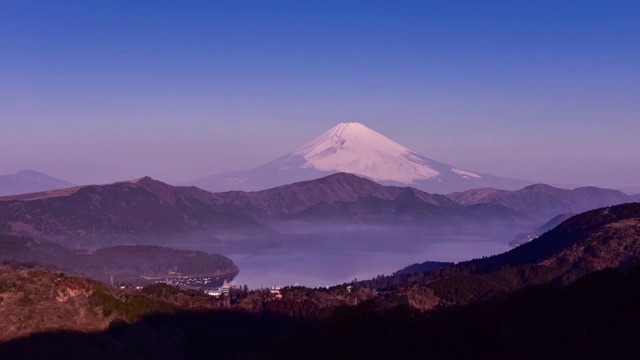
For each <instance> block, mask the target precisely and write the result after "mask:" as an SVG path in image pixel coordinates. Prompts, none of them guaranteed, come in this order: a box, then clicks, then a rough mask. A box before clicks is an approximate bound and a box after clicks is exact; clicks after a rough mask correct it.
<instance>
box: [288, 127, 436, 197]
mask: <svg viewBox="0 0 640 360" xmlns="http://www.w3.org/2000/svg"><path fill="white" fill-rule="evenodd" d="M293 155H294V156H302V157H303V158H304V159H305V160H306V162H305V163H304V164H303V165H302V167H303V168H313V169H315V170H320V171H338V172H349V173H353V174H358V175H363V176H366V177H368V178H371V179H372V180H375V181H396V182H399V183H405V184H412V183H414V181H415V180H422V179H431V178H435V177H437V176H438V175H439V174H440V173H439V172H438V171H437V170H435V169H433V168H431V167H429V166H428V165H426V164H425V163H424V162H423V161H421V159H420V157H419V155H417V154H415V153H414V152H412V151H411V150H409V149H407V148H406V147H404V146H402V145H400V144H398V143H397V142H395V141H393V140H391V139H389V138H388V137H386V136H384V135H382V134H380V133H378V132H376V131H374V130H371V129H369V128H368V127H366V126H364V125H362V124H360V123H340V124H338V125H336V126H335V127H333V128H331V129H330V130H329V131H327V132H326V133H324V134H322V135H320V136H319V137H317V138H316V139H314V140H313V141H311V142H310V143H308V144H306V145H304V146H303V147H301V148H299V149H298V150H296V151H294V152H293Z"/></svg>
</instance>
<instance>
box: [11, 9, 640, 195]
mask: <svg viewBox="0 0 640 360" xmlns="http://www.w3.org/2000/svg"><path fill="white" fill-rule="evenodd" d="M351 121H357V122H362V123H364V124H365V125H367V126H369V127H371V128H372V129H374V130H377V131H379V132H381V133H383V134H385V135H387V136H388V137H390V138H392V139H394V140H396V141H398V142H400V143H401V144H403V145H405V146H407V147H409V148H411V149H413V150H415V151H416V152H418V153H420V154H422V155H424V156H427V157H430V158H432V159H435V160H438V161H442V162H446V163H449V164H452V165H455V166H458V167H462V168H467V169H470V170H474V171H480V172H485V173H489V174H494V175H501V176H509V177H515V178H522V179H528V180H534V181H542V182H549V183H567V184H576V185H587V184H589V185H597V186H607V187H638V186H640V142H639V139H640V3H638V2H637V1H588V0H582V1H557V0H555V1H529V2H524V1H371V0H367V1H364V0H363V1H344V0H343V1H328V0H322V1H300V0H296V1H242V0H234V1H213V0H212V1H159V0H154V1H131V0H126V1H124V0H123V1H86V2H78V1H24V0H17V1H7V0H0V134H1V136H0V174H7V173H13V172H16V171H18V170H21V169H25V168H28V169H34V170H38V171H42V172H45V173H47V174H49V175H52V176H55V177H58V178H62V179H65V180H68V181H72V182H75V183H103V182H111V181H116V180H123V179H130V178H135V177H140V176H142V175H150V176H153V177H155V178H158V179H161V180H164V181H167V182H179V181H183V180H189V179H192V178H197V177H202V176H206V175H211V174H214V173H221V172H226V171H231V170H240V169H245V168H250V167H253V166H257V165H260V164H262V163H264V162H266V161H269V160H272V159H274V158H276V157H279V156H281V155H283V154H285V153H287V152H289V151H291V150H293V149H295V148H297V147H298V146H300V145H302V144H304V143H306V142H307V141H309V140H311V139H312V138H314V137H315V136H317V135H319V134H321V133H322V132H324V131H326V130H328V129H329V128H331V127H332V126H334V125H335V124H336V123H339V122H351Z"/></svg>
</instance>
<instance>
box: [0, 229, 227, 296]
mask: <svg viewBox="0 0 640 360" xmlns="http://www.w3.org/2000/svg"><path fill="white" fill-rule="evenodd" d="M0 260H3V261H12V262H15V261H17V262H29V263H38V264H40V265H43V266H48V267H49V266H54V267H55V268H56V269H60V270H61V271H65V272H70V273H71V274H75V275H82V276H87V277H90V278H92V279H96V280H99V281H103V282H105V283H108V282H110V281H113V282H114V284H120V283H128V284H134V285H149V284H153V283H154V282H155V280H157V279H158V278H162V279H167V278H172V279H173V278H175V277H176V276H182V277H183V278H184V277H189V278H200V277H207V278H222V279H220V280H219V284H218V285H222V281H223V279H225V278H226V279H232V278H234V277H235V276H236V275H237V274H238V267H237V266H236V265H235V264H234V263H233V262H232V261H231V260H230V259H228V258H226V257H224V256H222V255H217V254H208V253H204V252H200V251H188V250H177V249H171V248H167V247H161V246H151V245H135V246H133V245H132V246H123V245H121V246H115V247H109V248H102V249H98V250H96V251H94V252H86V251H78V250H71V249H68V248H65V247H63V246H61V245H56V244H52V243H50V242H47V241H36V240H33V239H30V238H24V237H18V236H7V235H0Z"/></svg>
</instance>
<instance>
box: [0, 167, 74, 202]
mask: <svg viewBox="0 0 640 360" xmlns="http://www.w3.org/2000/svg"><path fill="white" fill-rule="evenodd" d="M73 186H75V185H74V184H72V183H70V182H67V181H64V180H60V179H56V178H53V177H51V176H48V175H45V174H43V173H39V172H37V171H33V170H22V171H19V172H17V173H15V174H10V175H2V176H0V196H8V195H16V194H24V193H33V192H41V191H48V190H56V189H63V188H69V187H73Z"/></svg>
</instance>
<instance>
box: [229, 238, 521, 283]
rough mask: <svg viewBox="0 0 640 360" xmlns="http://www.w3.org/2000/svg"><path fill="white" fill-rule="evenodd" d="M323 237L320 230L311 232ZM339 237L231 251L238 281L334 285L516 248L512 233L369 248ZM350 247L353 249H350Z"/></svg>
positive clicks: (379, 243)
mask: <svg viewBox="0 0 640 360" xmlns="http://www.w3.org/2000/svg"><path fill="white" fill-rule="evenodd" d="M352 235H353V234H352ZM319 236H320V235H318V234H314V235H313V236H312V235H309V236H308V237H319ZM334 236H335V237H332V238H328V239H327V238H325V239H324V240H325V241H323V242H319V243H316V244H315V246H309V247H306V248H303V247H302V246H300V244H299V243H296V242H295V241H293V240H292V241H291V242H289V243H287V244H285V245H283V246H282V247H280V248H277V249H269V250H264V251H261V252H258V253H235V254H225V255H226V256H228V257H229V258H231V259H232V260H233V261H234V263H235V264H236V265H237V266H238V267H239V268H240V274H239V275H238V276H237V277H236V278H235V279H234V280H235V282H236V284H238V285H244V284H247V285H248V286H249V288H254V289H255V288H260V287H269V286H274V285H295V284H298V285H303V286H308V287H317V286H332V285H337V284H342V283H345V282H350V281H352V280H354V279H358V280H365V279H370V278H373V277H375V276H377V275H381V274H383V275H390V274H392V273H393V272H394V271H397V270H400V269H402V268H404V267H405V266H407V265H409V264H413V263H421V262H424V261H451V262H459V261H464V260H470V259H473V258H478V257H482V256H489V255H495V254H499V253H502V252H505V251H508V250H509V249H510V248H511V247H510V246H509V245H508V240H507V239H508V238H507V237H506V235H505V237H494V236H434V237H430V238H426V239H422V241H421V242H420V243H416V242H399V241H393V239H387V240H388V241H386V242H385V241H383V240H381V239H379V238H373V239H372V242H371V246H370V247H369V248H366V246H362V243H360V245H361V246H360V247H359V248H357V247H355V246H354V245H353V243H349V242H348V241H347V240H348V238H349V235H344V234H343V235H342V236H338V235H334ZM360 236H363V235H360ZM306 240H309V239H306ZM345 243H346V244H345ZM399 243H400V244H399ZM347 244H351V245H350V246H349V245H347ZM394 244H395V247H396V248H395V249H394V248H393V247H394ZM385 245H386V246H385ZM399 245H401V246H399ZM345 247H346V248H347V250H344V249H345Z"/></svg>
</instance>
